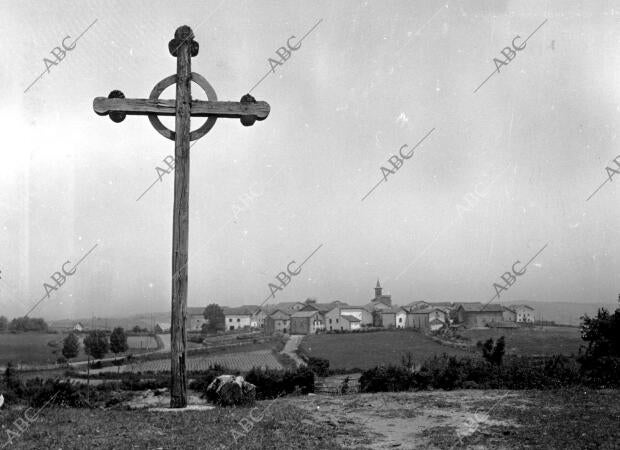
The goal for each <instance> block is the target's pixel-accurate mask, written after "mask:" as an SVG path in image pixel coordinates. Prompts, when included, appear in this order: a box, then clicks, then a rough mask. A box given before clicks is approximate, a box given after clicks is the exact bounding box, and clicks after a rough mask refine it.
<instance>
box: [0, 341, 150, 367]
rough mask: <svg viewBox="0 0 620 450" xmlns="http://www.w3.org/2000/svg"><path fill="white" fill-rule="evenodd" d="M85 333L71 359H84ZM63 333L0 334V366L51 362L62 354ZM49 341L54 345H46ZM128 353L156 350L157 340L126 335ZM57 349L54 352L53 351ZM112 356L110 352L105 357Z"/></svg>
mask: <svg viewBox="0 0 620 450" xmlns="http://www.w3.org/2000/svg"><path fill="white" fill-rule="evenodd" d="M85 336H86V335H84V334H80V335H78V338H79V340H80V355H79V356H78V357H77V358H73V359H72V361H85V360H86V359H87V356H86V354H84V349H83V340H84V337H85ZM65 337H66V334H65V333H18V334H12V333H2V334H0V366H5V365H6V364H7V363H8V362H9V361H12V362H14V363H21V364H53V363H55V362H56V360H57V359H58V358H59V357H61V356H62V341H63V339H64V338H65ZM50 342H52V343H55V344H56V345H55V346H50V345H48V344H49V343H50ZM127 343H128V344H129V352H130V353H134V354H135V353H142V352H147V351H155V350H157V341H156V340H155V338H154V337H152V336H128V337H127ZM54 351H57V353H56V354H54V353H53V352H54ZM112 356H114V355H113V354H112V353H110V354H108V355H107V357H112Z"/></svg>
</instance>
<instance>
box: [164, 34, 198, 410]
mask: <svg viewBox="0 0 620 450" xmlns="http://www.w3.org/2000/svg"><path fill="white" fill-rule="evenodd" d="M168 49H169V50H170V53H171V54H172V56H176V58H177V82H176V88H177V89H176V90H177V92H176V120H175V140H174V159H175V165H174V209H173V218H172V317H171V321H170V324H171V331H170V332H171V336H170V341H171V342H170V350H171V353H172V355H171V361H170V362H171V364H170V372H171V375H172V386H171V389H170V407H171V408H185V407H186V406H187V379H186V368H185V357H186V351H185V347H186V344H187V333H186V330H185V319H186V317H187V271H188V267H187V263H188V251H187V242H188V229H189V133H190V112H191V111H190V107H191V102H192V96H191V87H190V83H191V73H192V68H191V57H192V56H196V54H198V43H197V42H195V41H194V35H193V32H192V30H191V28H190V27H188V26H182V27H179V28H178V29H177V30H176V32H175V33H174V39H173V40H171V41H170V43H169V44H168Z"/></svg>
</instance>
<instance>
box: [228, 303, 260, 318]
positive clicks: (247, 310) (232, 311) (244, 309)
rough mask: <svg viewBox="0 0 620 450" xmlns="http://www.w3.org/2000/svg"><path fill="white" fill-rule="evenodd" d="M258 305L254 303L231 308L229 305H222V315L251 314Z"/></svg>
mask: <svg viewBox="0 0 620 450" xmlns="http://www.w3.org/2000/svg"><path fill="white" fill-rule="evenodd" d="M257 309H258V306H254V305H243V306H237V307H235V308H231V307H229V306H224V307H222V310H223V311H224V315H226V316H251V315H252V314H254V313H255V312H256V310H257Z"/></svg>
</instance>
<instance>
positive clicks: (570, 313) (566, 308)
mask: <svg viewBox="0 0 620 450" xmlns="http://www.w3.org/2000/svg"><path fill="white" fill-rule="evenodd" d="M510 304H525V305H529V306H531V307H532V308H534V309H535V310H536V311H535V316H536V319H537V320H540V319H542V320H551V321H553V322H555V323H557V324H562V325H579V324H580V323H581V320H580V317H581V316H583V315H584V314H587V315H588V316H590V317H591V316H594V315H596V313H597V311H598V309H599V308H606V309H607V310H608V311H615V310H616V309H617V308H618V303H571V302H530V301H527V300H523V301H517V302H511V303H510ZM503 305H504V306H509V305H508V304H506V303H503Z"/></svg>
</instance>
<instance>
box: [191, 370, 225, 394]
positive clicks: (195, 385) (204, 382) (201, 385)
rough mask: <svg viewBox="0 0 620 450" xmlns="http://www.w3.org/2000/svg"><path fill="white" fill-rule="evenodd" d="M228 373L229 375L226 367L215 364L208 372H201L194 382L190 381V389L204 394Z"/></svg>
mask: <svg viewBox="0 0 620 450" xmlns="http://www.w3.org/2000/svg"><path fill="white" fill-rule="evenodd" d="M226 373H229V371H228V370H227V369H226V368H225V367H223V366H220V365H219V364H215V365H213V366H211V367H209V368H208V369H207V370H205V371H202V372H200V373H199V374H198V375H197V376H196V378H195V379H194V380H192V381H190V383H189V388H190V389H193V390H195V391H199V392H202V393H203V394H204V393H206V392H207V388H208V387H209V385H210V384H211V382H212V381H213V380H215V379H216V378H217V377H219V376H220V375H224V374H226Z"/></svg>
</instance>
